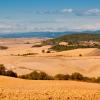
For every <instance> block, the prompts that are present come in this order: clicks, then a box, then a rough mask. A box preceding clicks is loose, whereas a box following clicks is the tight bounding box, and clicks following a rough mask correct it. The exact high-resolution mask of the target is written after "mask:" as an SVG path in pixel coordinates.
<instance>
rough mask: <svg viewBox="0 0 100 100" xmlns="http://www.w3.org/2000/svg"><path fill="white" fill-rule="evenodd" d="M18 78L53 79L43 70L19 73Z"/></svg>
mask: <svg viewBox="0 0 100 100" xmlns="http://www.w3.org/2000/svg"><path fill="white" fill-rule="evenodd" d="M20 78H23V79H31V80H51V79H53V77H52V76H49V75H47V74H46V73H45V72H40V71H39V72H38V71H33V72H32V73H30V74H27V75H21V76H20Z"/></svg>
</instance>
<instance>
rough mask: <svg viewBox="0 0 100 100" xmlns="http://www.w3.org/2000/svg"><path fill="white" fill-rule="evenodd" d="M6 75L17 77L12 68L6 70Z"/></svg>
mask: <svg viewBox="0 0 100 100" xmlns="http://www.w3.org/2000/svg"><path fill="white" fill-rule="evenodd" d="M6 76H11V77H17V74H16V73H15V72H13V71H12V70H8V71H6Z"/></svg>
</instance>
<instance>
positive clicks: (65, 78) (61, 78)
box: [54, 74, 70, 80]
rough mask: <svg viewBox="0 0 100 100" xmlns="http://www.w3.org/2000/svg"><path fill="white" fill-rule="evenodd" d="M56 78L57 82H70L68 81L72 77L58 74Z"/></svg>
mask: <svg viewBox="0 0 100 100" xmlns="http://www.w3.org/2000/svg"><path fill="white" fill-rule="evenodd" d="M54 78H55V79H57V80H68V79H70V75H68V74H67V75H64V74H57V75H55V76H54Z"/></svg>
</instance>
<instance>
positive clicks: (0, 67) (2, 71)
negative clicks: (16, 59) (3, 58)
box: [0, 64, 6, 75]
mask: <svg viewBox="0 0 100 100" xmlns="http://www.w3.org/2000/svg"><path fill="white" fill-rule="evenodd" d="M5 70H6V69H5V66H4V65H3V64H0V75H5Z"/></svg>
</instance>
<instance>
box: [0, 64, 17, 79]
mask: <svg viewBox="0 0 100 100" xmlns="http://www.w3.org/2000/svg"><path fill="white" fill-rule="evenodd" d="M0 75H5V76H11V77H17V74H16V73H15V72H13V71H11V70H6V68H5V66H4V65H3V64H0Z"/></svg>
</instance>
